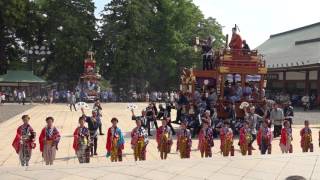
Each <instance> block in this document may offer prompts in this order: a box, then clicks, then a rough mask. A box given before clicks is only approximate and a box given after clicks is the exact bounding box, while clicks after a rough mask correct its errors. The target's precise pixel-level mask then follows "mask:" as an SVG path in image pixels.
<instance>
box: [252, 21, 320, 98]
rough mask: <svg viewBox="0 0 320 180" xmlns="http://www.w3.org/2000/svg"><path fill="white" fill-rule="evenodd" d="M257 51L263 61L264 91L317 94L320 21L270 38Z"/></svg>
mask: <svg viewBox="0 0 320 180" xmlns="http://www.w3.org/2000/svg"><path fill="white" fill-rule="evenodd" d="M257 49H258V51H259V53H261V54H262V55H263V57H264V59H265V60H266V66H267V68H268V75H267V80H268V82H267V89H269V90H273V91H279V92H287V93H289V94H297V95H305V94H307V93H308V94H318V95H320V22H318V23H315V24H311V25H308V26H304V27H300V28H297V29H293V30H290V31H286V32H282V33H279V34H274V35H271V36H270V38H269V39H268V40H267V41H265V42H264V43H263V44H261V45H260V46H258V47H257Z"/></svg>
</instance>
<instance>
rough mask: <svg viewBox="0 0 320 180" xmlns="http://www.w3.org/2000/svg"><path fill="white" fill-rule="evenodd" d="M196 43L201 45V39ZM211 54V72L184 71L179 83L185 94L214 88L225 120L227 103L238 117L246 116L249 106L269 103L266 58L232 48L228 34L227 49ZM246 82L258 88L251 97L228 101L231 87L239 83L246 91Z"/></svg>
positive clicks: (252, 51)
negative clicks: (267, 101)
mask: <svg viewBox="0 0 320 180" xmlns="http://www.w3.org/2000/svg"><path fill="white" fill-rule="evenodd" d="M195 44H196V45H199V38H197V39H196V43H195ZM212 54H213V62H214V65H213V68H212V69H209V70H207V69H206V70H202V69H201V70H200V69H196V68H184V69H183V70H182V74H181V84H180V90H181V91H182V92H184V93H186V94H188V95H191V96H193V95H194V93H195V92H196V91H198V92H199V93H202V94H204V93H206V92H208V91H209V90H210V89H215V91H216V93H217V96H218V101H217V104H216V109H217V115H218V118H222V119H224V118H226V117H227V113H226V112H225V111H224V109H225V107H226V106H227V105H228V104H232V105H233V106H234V107H235V111H236V116H237V118H243V117H244V115H245V112H244V110H243V109H244V108H247V107H248V106H249V104H252V105H254V106H256V105H264V104H266V99H265V95H264V93H265V92H264V88H265V86H266V75H267V68H266V63H265V60H264V59H263V56H262V55H259V53H258V51H257V50H245V51H244V50H243V49H231V48H229V47H228V35H226V44H225V47H224V48H222V49H214V50H213V53H212ZM203 69H204V68H203ZM247 83H253V84H254V85H255V89H256V91H254V92H253V93H252V95H251V97H250V98H241V99H239V100H237V101H235V102H230V100H228V99H227V98H226V96H225V92H226V89H227V88H228V89H230V85H231V84H238V85H240V86H241V87H242V89H243V88H244V87H245V85H246V84H247Z"/></svg>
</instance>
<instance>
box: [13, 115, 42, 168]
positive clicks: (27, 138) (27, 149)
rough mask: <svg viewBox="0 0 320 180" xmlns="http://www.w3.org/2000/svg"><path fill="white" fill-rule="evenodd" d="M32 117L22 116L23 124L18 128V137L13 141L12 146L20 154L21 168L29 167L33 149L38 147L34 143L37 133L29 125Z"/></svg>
mask: <svg viewBox="0 0 320 180" xmlns="http://www.w3.org/2000/svg"><path fill="white" fill-rule="evenodd" d="M29 120H30V117H29V116H28V115H23V116H22V122H23V124H22V125H21V126H19V127H18V129H17V134H16V137H15V138H14V140H13V143H12V146H13V148H14V149H15V150H16V152H17V154H19V159H20V164H21V166H29V161H30V158H31V152H32V149H34V148H35V147H36V144H35V143H34V140H35V137H36V133H35V132H34V131H33V129H32V127H31V126H30V124H29Z"/></svg>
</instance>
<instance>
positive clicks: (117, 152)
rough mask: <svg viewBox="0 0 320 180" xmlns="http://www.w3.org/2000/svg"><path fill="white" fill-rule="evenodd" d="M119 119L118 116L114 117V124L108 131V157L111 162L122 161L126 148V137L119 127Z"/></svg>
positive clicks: (112, 121) (112, 120)
mask: <svg viewBox="0 0 320 180" xmlns="http://www.w3.org/2000/svg"><path fill="white" fill-rule="evenodd" d="M118 122H119V120H118V119H117V118H112V119H111V123H112V126H111V127H110V128H109V129H108V133H107V144H106V149H107V157H110V159H111V162H118V161H122V150H123V149H124V137H123V134H122V132H121V130H120V128H118V126H117V124H118Z"/></svg>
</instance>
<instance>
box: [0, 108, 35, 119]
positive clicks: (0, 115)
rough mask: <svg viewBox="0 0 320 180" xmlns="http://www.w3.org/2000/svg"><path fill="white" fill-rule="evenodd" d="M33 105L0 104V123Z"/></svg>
mask: <svg viewBox="0 0 320 180" xmlns="http://www.w3.org/2000/svg"><path fill="white" fill-rule="evenodd" d="M32 107H33V105H30V104H26V105H25V106H23V105H21V104H16V103H14V104H4V105H2V104H0V123H1V122H3V121H5V120H8V119H10V118H12V117H14V116H16V115H18V114H20V113H22V112H24V111H26V110H28V109H30V108H32Z"/></svg>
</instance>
